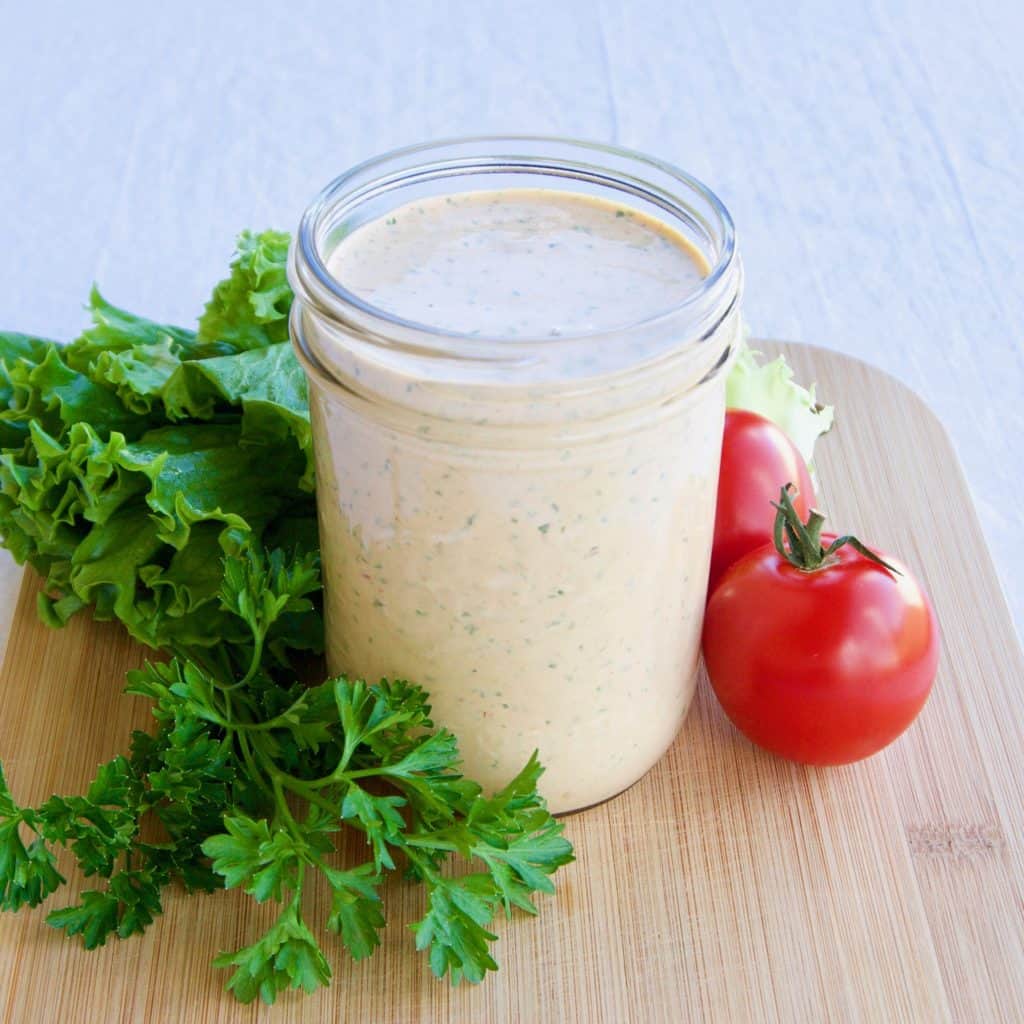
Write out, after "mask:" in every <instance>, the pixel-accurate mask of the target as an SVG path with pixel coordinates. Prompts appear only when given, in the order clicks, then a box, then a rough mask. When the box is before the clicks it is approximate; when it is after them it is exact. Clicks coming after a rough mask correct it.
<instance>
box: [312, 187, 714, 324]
mask: <svg viewBox="0 0 1024 1024" xmlns="http://www.w3.org/2000/svg"><path fill="white" fill-rule="evenodd" d="M328 269H329V270H330V272H331V274H332V275H333V276H334V277H335V278H336V279H337V280H338V281H340V282H341V283H342V284H343V285H345V287H346V288H348V289H349V290H351V291H353V292H355V294H356V295H358V296H360V297H361V298H362V299H364V300H365V301H366V302H368V303H370V304H371V305H373V306H376V307H377V308H378V309H382V310H385V311H386V312H388V313H391V314H393V315H395V316H398V317H401V318H402V319H404V320H412V321H415V322H417V323H420V324H426V325H428V326H430V327H433V328H436V329H440V330H444V331H448V332H454V333H459V334H471V335H472V334H480V335H485V336H490V337H503V338H520V337H558V336H560V335H564V334H583V333H589V332H592V331H599V330H600V331H604V330H608V329H611V328H615V327H621V326H625V325H633V324H635V323H638V322H639V321H642V320H645V319H647V318H649V317H651V316H652V315H654V314H656V313H660V312H662V311H664V310H665V309H668V308H670V307H672V306H673V305H675V304H676V303H678V302H679V301H681V300H682V299H684V298H685V297H686V296H687V295H690V294H692V293H693V292H694V291H695V290H696V288H697V287H699V285H700V282H701V280H702V279H703V277H704V275H705V274H706V273H707V263H706V261H705V260H704V257H703V256H702V255H701V254H700V252H699V251H698V250H697V249H696V248H695V247H694V246H693V245H692V244H691V243H690V242H688V241H687V240H686V239H685V238H684V237H683V236H682V235H681V234H679V233H678V232H677V231H673V230H672V229H671V228H669V227H668V226H667V225H665V224H663V223H661V222H660V221H657V220H654V219H653V218H652V217H649V216H647V215H645V214H643V213H641V212H640V211H638V210H634V209H632V208H631V207H628V206H623V205H620V204H616V203H612V202H609V201H608V200H603V199H598V198H595V197H593V196H586V195H582V194H580V193H574V192H555V191H553V190H551V189H516V190H514V191H513V190H506V191H494V192H468V193H462V194H461V195H451V196H440V197H433V198H429V199H424V200H422V201H419V202H415V203H409V204H407V205H405V206H402V207H399V208H398V209H397V210H395V211H394V212H392V213H390V214H388V215H387V216H385V217H380V218H378V219H377V220H374V221H371V222H370V223H368V224H365V225H363V226H361V227H359V228H358V229H356V231H354V232H353V233H352V234H351V235H349V236H348V238H346V239H344V240H343V241H342V242H341V244H340V245H339V246H338V248H337V249H335V251H334V252H333V253H332V255H331V257H330V259H329V261H328Z"/></svg>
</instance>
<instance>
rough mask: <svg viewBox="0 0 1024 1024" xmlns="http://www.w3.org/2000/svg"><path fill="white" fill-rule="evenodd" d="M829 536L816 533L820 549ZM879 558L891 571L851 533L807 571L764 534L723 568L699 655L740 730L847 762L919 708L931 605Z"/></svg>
mask: <svg viewBox="0 0 1024 1024" xmlns="http://www.w3.org/2000/svg"><path fill="white" fill-rule="evenodd" d="M780 514H781V513H780ZM819 529H820V524H819ZM814 538H815V540H817V539H818V534H817V533H815V534H814ZM834 539H835V538H834V537H833V536H832V535H826V536H823V537H820V540H821V542H822V543H821V545H819V546H818V552H819V554H823V553H824V552H825V551H826V550H827V549H828V548H829V547H830V546H831V544H832V542H833V541H834ZM781 546H782V547H783V550H786V548H785V545H781ZM875 554H877V553H875ZM881 557H885V558H886V561H887V562H888V564H889V565H891V566H892V567H893V568H894V569H896V570H897V572H898V575H896V574H894V573H892V572H890V571H889V569H887V568H886V567H885V566H884V565H881V564H878V563H877V562H875V561H871V560H870V559H869V557H866V556H865V555H864V554H862V553H861V551H859V550H856V549H855V548H854V547H853V545H852V544H849V543H847V544H845V545H844V546H841V547H839V548H838V549H836V550H834V551H832V552H831V553H830V554H828V555H827V557H825V558H824V559H823V564H821V565H820V566H819V567H817V568H813V569H810V570H808V569H804V568H798V567H797V565H795V564H792V562H791V560H790V557H789V556H788V555H786V554H784V553H781V552H780V551H779V550H777V549H776V547H775V546H774V545H772V544H768V545H766V546H763V547H761V548H759V549H757V550H756V551H753V552H751V553H750V554H748V555H746V556H745V557H744V558H742V559H741V560H740V561H739V562H737V563H735V564H734V565H733V566H732V567H731V568H730V569H729V570H728V571H727V572H726V574H725V575H724V577H723V578H722V580H721V582H720V584H719V586H718V588H717V589H716V590H715V591H714V593H713V594H712V595H711V599H710V601H709V603H708V607H707V611H706V614H705V620H704V641H703V642H704V659H705V663H706V665H707V670H708V676H709V678H710V679H711V685H712V687H713V688H714V691H715V693H716V694H717V696H718V699H719V701H721V704H722V707H723V708H724V709H725V712H726V714H727V715H728V716H729V718H730V719H732V721H733V722H734V723H735V725H736V726H737V727H738V728H739V729H740V731H741V732H743V733H744V734H745V735H746V736H747V737H748V738H749V739H751V740H753V741H754V742H755V743H757V744H758V745H760V746H762V747H765V748H766V749H768V750H770V751H772V752H774V753H776V754H779V755H781V756H783V757H787V758H790V759H792V760H794V761H802V762H804V763H806V764H818V765H830V764H846V763H848V762H850V761H857V760H860V759H861V758H864V757H868V756H869V755H871V754H874V753H875V752H876V751H878V750H881V749H882V748H883V747H884V746H886V745H887V744H889V743H891V742H892V741H893V740H894V739H895V738H896V737H897V736H899V735H900V733H902V732H903V731H904V730H905V729H906V728H907V726H909V725H910V723H911V722H912V721H913V720H914V718H915V717H916V716H917V714H918V712H919V711H920V710H921V708H922V706H923V705H924V703H925V700H926V699H927V698H928V694H929V691H930V690H931V686H932V681H933V679H934V678H935V671H936V666H937V663H938V657H939V636H938V629H937V626H936V622H935V615H934V612H933V611H932V607H931V604H930V602H929V600H928V597H927V595H926V594H925V592H924V590H923V589H922V588H921V586H920V585H919V584H918V582H917V581H916V580H915V579H914V577H913V576H912V575H911V574H910V572H909V570H908V569H907V568H906V566H904V565H901V564H900V563H899V562H895V561H894V560H892V559H890V558H888V557H887V556H881ZM797 560H799V558H798V559H797Z"/></svg>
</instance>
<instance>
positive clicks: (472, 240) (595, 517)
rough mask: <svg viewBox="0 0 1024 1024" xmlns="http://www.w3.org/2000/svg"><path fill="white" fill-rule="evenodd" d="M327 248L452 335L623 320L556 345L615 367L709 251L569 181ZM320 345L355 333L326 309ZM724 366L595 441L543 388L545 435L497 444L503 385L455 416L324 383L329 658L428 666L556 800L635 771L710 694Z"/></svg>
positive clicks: (320, 468)
mask: <svg viewBox="0 0 1024 1024" xmlns="http://www.w3.org/2000/svg"><path fill="white" fill-rule="evenodd" d="M326 265H327V269H328V272H329V273H330V275H331V276H332V277H333V278H334V279H336V280H337V281H338V282H340V283H341V284H342V285H343V286H344V287H345V288H346V289H347V290H348V291H350V292H352V293H354V294H355V295H356V296H357V297H358V298H359V299H361V300H362V301H363V302H365V303H366V304H367V305H369V306H372V307H374V308H376V309H378V310H383V311H385V312H386V313H388V314H390V315H391V316H393V317H396V318H400V319H402V320H405V321H412V322H414V323H416V324H421V325H426V326H427V327H430V328H434V329H437V330H441V331H444V332H447V333H449V334H455V335H467V336H470V337H474V336H477V335H479V336H484V337H489V338H494V337H501V338H508V339H510V343H511V341H512V339H523V338H529V339H534V340H539V339H543V338H551V339H553V341H552V343H551V344H556V341H555V339H561V338H565V337H567V336H568V337H570V338H571V337H572V336H576V335H586V334H591V333H594V332H605V333H603V334H601V335H600V336H599V337H597V339H596V340H595V342H594V345H593V346H588V345H583V346H577V347H576V348H575V349H570V350H568V351H567V354H565V355H560V356H559V358H561V359H567V360H569V361H570V364H571V363H572V361H573V360H576V361H581V360H585V361H586V362H587V365H588V366H589V365H591V364H592V365H594V366H597V367H601V366H603V365H605V364H610V365H615V364H618V363H619V362H621V360H622V359H623V353H622V352H617V351H615V348H616V346H617V345H620V344H621V345H622V346H625V345H626V344H627V343H628V342H627V340H626V338H625V332H624V335H623V339H622V341H621V343H620V342H619V341H618V340H617V336H616V335H615V334H614V333H613V334H612V335H611V336H610V337H609V335H608V333H607V332H608V331H609V330H612V331H615V330H618V329H619V328H620V327H622V328H626V327H628V326H630V325H634V324H636V323H638V322H641V321H643V320H645V319H647V318H649V317H652V316H654V315H656V314H658V313H661V312H663V311H665V310H668V309H670V308H672V307H673V306H675V305H678V304H679V303H680V302H681V301H682V300H684V299H685V298H686V296H687V295H690V294H692V293H693V292H694V291H696V290H697V289H699V288H700V286H701V282H702V280H703V278H704V276H705V275H706V273H707V271H708V267H707V264H706V262H705V261H704V259H703V257H702V256H701V255H700V254H699V253H698V252H697V250H696V249H695V248H694V247H693V246H692V245H691V244H690V243H689V242H688V241H687V240H686V239H685V238H684V237H683V236H682V235H681V234H679V233H678V232H676V231H675V230H673V229H672V228H671V227H669V226H668V225H666V224H664V223H661V222H660V221H658V220H655V219H654V218H652V217H649V216H647V215H646V214H644V213H642V212H640V211H638V210H634V209H631V208H630V207H628V206H623V205H621V204H616V203H613V202H610V201H607V200H604V199H599V198H596V197H591V196H587V195H584V194H582V193H571V192H563V191H556V190H553V189H552V190H549V189H509V190H504V191H480V192H468V193H461V194H453V195H448V196H435V197H430V198H426V199H422V200H419V201H417V202H414V203H410V204H407V205H404V206H400V207H398V208H397V209H395V210H393V211H392V212H391V213H389V214H387V215H386V216H383V217H380V218H378V219H376V220H371V221H369V222H367V223H365V224H363V225H361V226H359V227H357V228H355V229H354V230H352V231H351V232H350V233H349V234H348V235H346V236H345V237H343V238H342V240H341V241H340V242H339V243H338V244H337V247H336V248H335V249H334V250H333V252H330V253H329V254H328V255H327V260H326ZM538 343H541V344H543V342H540V341H538ZM317 345H318V347H319V348H320V349H326V348H329V347H330V346H331V345H338V341H337V340H336V339H334V338H333V337H331V336H328V334H327V333H326V332H325V334H324V337H322V338H319V339H318V341H317ZM600 346H604V348H603V349H600V348H599V347H600ZM573 353H575V355H574V354H573ZM339 358H340V357H339ZM346 358H347V354H346ZM627 361H628V360H627ZM351 365H352V366H353V369H352V371H351V378H352V380H353V382H355V383H358V382H359V381H360V380H361V379H362V378H361V372H362V371H361V369H360V365H359V362H358V359H354V360H353V362H352V364H351ZM585 369H586V368H585V367H583V366H576V365H566V366H563V367H562V370H563V371H564V373H565V374H566V376H568V377H572V376H573V374H574V373H575V372H577V371H579V373H580V376H582V377H584V378H585V377H586V373H585V372H584V371H585ZM372 371H373V375H374V379H375V385H374V387H375V389H376V390H377V391H378V392H381V393H384V392H389V393H391V394H396V395H400V394H405V395H413V396H414V397H418V396H419V395H420V394H421V393H423V394H425V395H427V397H429V389H426V388H425V387H424V383H423V381H421V380H417V379H416V378H414V377H404V376H402V375H401V373H399V371H397V370H396V371H395V379H394V380H391V379H388V377H389V370H388V363H387V362H386V361H384V362H379V363H375V364H374V365H373V367H372ZM722 376H723V375H719V378H718V379H716V380H713V381H711V382H710V383H708V384H706V385H701V386H694V387H691V388H690V389H689V390H688V391H687V392H686V393H685V394H684V395H683V396H682V397H681V398H679V399H678V400H677V401H674V403H673V404H672V406H671V409H670V412H669V413H665V414H664V415H662V414H659V415H654V414H653V413H652V414H651V416H650V422H647V420H642V421H640V422H638V423H635V424H634V425H633V426H632V427H631V428H630V429H629V430H625V431H619V432H617V433H616V432H610V433H609V434H608V435H607V436H606V437H601V438H599V439H598V440H596V441H593V442H592V443H581V444H573V445H569V444H566V443H564V441H563V439H562V438H561V437H560V436H557V431H556V430H555V427H554V426H552V427H551V428H550V430H551V438H550V443H547V441H548V439H546V438H545V437H544V430H545V427H544V422H545V419H544V416H543V415H541V413H545V406H544V402H545V398H544V396H543V395H539V396H538V397H536V398H529V397H527V398H526V399H525V400H524V401H523V405H522V407H521V409H517V415H521V419H522V422H523V423H530V424H531V425H532V432H531V435H530V441H529V446H528V447H529V450H520V449H518V448H517V447H516V445H515V444H510V443H509V442H508V441H507V440H505V441H501V442H495V443H493V444H491V443H488V444H486V445H484V446H483V447H481V437H482V436H483V435H482V432H483V431H485V430H486V429H488V428H487V424H488V422H489V420H490V416H489V414H490V413H491V412H492V411H493V412H494V414H495V416H496V417H497V416H499V413H504V414H505V415H507V408H503V409H499V408H498V405H499V404H500V401H499V398H495V408H494V409H493V410H490V409H488V408H487V407H486V406H483V407H480V406H479V405H477V406H474V411H475V419H474V420H469V419H461V420H460V419H459V418H455V419H445V421H444V428H445V429H444V430H443V431H441V432H440V433H439V432H438V431H436V430H434V428H433V427H432V425H431V423H430V422H428V421H425V420H424V419H423V417H422V416H420V417H418V418H415V419H413V418H410V419H409V421H408V422H407V423H406V424H405V425H404V426H403V425H402V424H401V423H399V422H398V421H394V420H392V421H388V422H387V423H386V424H383V423H382V422H377V421H375V420H374V419H373V417H372V416H370V415H367V414H366V413H365V411H360V408H359V406H358V404H357V405H355V406H353V407H352V408H347V407H346V406H345V403H344V402H343V401H342V402H339V401H338V399H337V397H336V395H331V396H329V397H328V396H326V393H325V392H321V391H319V390H318V389H314V391H313V394H312V396H311V399H312V400H311V409H312V417H313V428H314V436H315V437H316V438H317V439H318V440H320V441H321V443H318V445H317V460H318V461H317V472H318V499H319V509H320V528H321V543H322V547H323V555H324V567H325V591H326V598H325V599H326V621H327V647H328V664H329V668H330V670H331V671H332V672H345V673H348V674H349V675H353V676H360V677H365V678H366V679H368V680H370V681H375V680H377V679H379V678H381V677H385V676H386V677H389V678H407V679H411V680H414V681H416V682H419V683H421V684H422V685H423V686H424V687H425V688H426V689H427V691H428V692H429V694H430V698H431V703H432V705H433V709H434V718H435V720H436V721H437V722H438V723H439V724H442V725H444V726H446V727H448V728H450V729H451V730H452V731H453V732H454V733H455V734H456V736H457V737H458V738H459V743H460V748H461V750H462V753H463V757H464V762H465V772H466V774H467V775H468V776H470V777H472V778H475V779H477V780H479V781H480V782H481V783H482V784H484V786H485V787H486V788H488V789H494V788H497V787H500V786H501V785H503V784H504V783H505V782H507V781H508V780H509V779H510V778H511V777H512V775H513V774H514V773H515V772H517V771H518V770H519V768H521V767H522V765H523V764H524V763H525V761H526V760H527V758H528V757H529V755H530V754H531V752H532V751H533V750H534V749H538V750H539V753H540V758H541V761H542V762H543V764H544V765H545V767H546V769H547V770H546V773H545V775H544V776H543V778H542V780H541V790H542V792H543V793H544V795H545V796H546V797H547V799H548V801H549V804H550V806H551V808H552V810H554V811H565V810H571V809H576V808H580V807H585V806H588V805H590V804H593V803H596V802H598V801H600V800H602V799H605V798H607V797H610V796H612V795H614V794H616V793H618V792H620V791H621V790H623V789H624V788H626V787H628V786H629V785H630V784H631V783H633V782H634V781H636V780H637V779H638V778H639V777H640V776H641V775H643V774H644V772H646V771H647V769H648V768H650V767H651V765H652V764H653V763H654V762H655V761H656V760H657V759H658V757H660V755H661V754H662V753H663V752H664V751H665V749H666V748H667V747H668V746H669V744H670V743H671V742H672V739H673V737H674V736H675V734H676V732H677V730H678V728H679V725H680V723H681V721H682V717H683V715H684V713H685V711H686V708H687V706H688V704H689V701H690V698H691V696H692V693H693V686H694V679H695V672H696V660H697V652H698V645H699V638H700V626H701V617H702V611H703V602H704V591H705V588H706V583H707V571H708V562H709V556H710V548H711V535H712V513H711V512H710V511H708V509H709V502H708V494H709V493H710V495H712V496H713V495H714V493H715V489H716V484H717V471H718V456H719V444H720V438H721V428H722V417H723V415H724V401H723V397H722V387H723V384H722V381H721V377H722ZM692 383H693V384H694V385H696V384H697V380H694V381H693V382H692ZM603 395H604V392H603V391H601V390H600V389H598V390H597V391H596V392H595V394H594V395H590V396H588V401H589V403H590V404H589V406H588V411H587V416H588V418H593V417H594V416H595V414H596V415H598V417H600V412H601V408H600V407H601V403H602V402H604V403H606V404H607V406H608V409H609V410H613V409H614V408H617V407H616V406H615V405H614V403H615V401H617V399H615V398H614V396H613V392H612V390H611V389H609V390H608V392H607V397H606V398H605V397H602V396H603ZM677 397H678V396H677ZM423 401H424V402H425V401H426V399H424V400H423ZM548 403H549V405H550V399H548ZM595 403H596V405H595ZM654 404H655V406H657V404H658V403H654ZM504 405H505V406H506V407H507V405H508V402H507V400H505V402H504ZM420 408H421V411H422V409H423V408H426V406H425V405H423V404H421V407H420ZM595 410H596V413H595ZM446 411H447V407H443V406H442V405H440V404H439V405H438V406H437V408H436V409H432V410H429V412H430V414H431V415H433V414H436V415H438V416H441V417H444V415H445V413H446ZM499 418H500V417H499ZM535 420H536V422H535ZM432 431H433V433H432ZM322 439H329V440H328V442H327V443H323V441H322ZM712 504H713V502H712ZM695 510H703V511H700V512H699V513H695Z"/></svg>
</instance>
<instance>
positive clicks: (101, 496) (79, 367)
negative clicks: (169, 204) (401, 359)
mask: <svg viewBox="0 0 1024 1024" xmlns="http://www.w3.org/2000/svg"><path fill="white" fill-rule="evenodd" d="M287 246H288V236H287V235H284V234H280V233H277V232H265V233H264V234H262V235H255V234H252V233H248V232H246V233H244V234H243V235H242V236H241V238H240V239H239V252H238V256H237V258H236V259H235V261H234V263H233V264H232V268H231V273H230V275H229V277H228V278H227V279H225V280H224V281H222V282H221V283H220V284H219V285H217V287H216V288H215V290H214V293H213V298H212V299H211V301H210V304H209V305H208V306H207V311H206V313H205V314H204V316H203V319H202V321H201V323H200V329H199V331H191V330H188V329H186V328H182V327H175V326H172V325H168V324H159V323H156V322H154V321H152V320H149V319H147V318H145V317H139V316H136V315H134V314H133V313H129V312H127V311H126V310H124V309H121V308H119V307H117V306H114V305H112V304H111V303H109V302H108V301H107V300H106V299H104V298H103V296H102V295H100V293H99V292H98V291H97V290H96V289H95V288H94V289H93V292H92V295H91V296H90V301H89V312H90V317H91V320H92V324H91V326H90V327H89V328H88V329H87V330H86V331H85V332H83V334H81V335H80V336H79V337H78V338H77V339H75V340H74V341H73V342H71V343H70V344H69V345H66V346H62V345H59V344H57V343H54V342H50V341H46V340H43V339H40V338H34V337H31V336H29V335H23V334H15V333H6V334H2V333H0V537H2V540H3V543H4V545H5V546H6V547H8V548H9V549H10V550H11V551H12V552H13V554H14V555H15V557H16V558H17V559H18V560H19V561H20V562H26V561H27V562H30V563H31V564H32V565H33V566H34V567H35V568H36V569H37V570H38V571H39V572H40V573H42V574H43V575H44V576H45V578H46V586H45V590H44V594H43V595H42V596H41V597H40V602H39V607H40V614H41V616H42V617H43V619H44V620H45V621H47V622H48V623H50V624H52V625H62V624H63V623H64V622H66V621H67V619H68V618H69V617H70V616H72V615H74V614H76V613H77V612H78V611H80V610H82V609H83V608H86V607H90V606H91V607H92V608H93V612H94V615H95V616H96V617H97V618H100V619H108V618H115V619H118V620H120V621H121V622H122V623H123V624H124V625H125V626H126V628H127V629H128V630H129V632H130V633H131V634H132V635H133V636H134V637H135V638H136V639H138V640H141V641H143V642H144V643H147V644H150V645H152V646H154V647H163V648H168V647H172V648H174V649H176V650H181V649H182V648H183V647H184V648H197V647H212V646H215V645H217V644H218V643H219V642H220V641H224V642H225V643H228V644H230V643H231V642H232V640H233V639H235V638H233V637H232V636H231V635H229V634H230V632H231V629H232V625H231V621H230V618H231V617H230V616H228V615H227V613H225V612H224V610H223V608H221V606H220V602H219V597H218V594H219V591H220V588H221V584H222V581H223V573H224V570H223V565H224V559H225V558H229V559H230V558H237V557H244V556H245V555H246V554H247V553H248V552H252V551H257V550H260V549H261V547H262V545H264V544H265V543H268V544H270V546H272V547H281V548H282V549H283V550H285V551H288V552H291V553H293V554H294V555H295V557H304V555H305V554H308V553H310V552H316V551H318V550H319V541H318V536H317V526H316V515H315V507H314V500H313V496H312V491H313V459H312V442H311V437H310V427H309V412H308V405H307V393H306V381H305V376H304V374H303V373H302V370H301V367H300V366H299V364H298V363H297V362H296V360H295V358H294V356H293V355H292V353H291V349H290V345H289V344H288V343H287V341H286V340H285V339H286V338H287V314H288V308H289V306H290V303H291V292H290V290H289V289H288V286H287V281H286V279H285V270H284V267H285V259H286V257H287ZM289 615H290V620H289V623H288V626H289V631H290V633H289V635H288V636H282V637H277V636H275V637H274V638H273V651H272V653H273V654H274V655H275V656H276V657H277V658H278V660H279V661H280V662H282V663H286V662H287V655H288V651H289V649H291V650H296V649H297V650H311V649H317V648H318V647H319V646H320V644H321V633H322V625H321V622H320V615H319V611H318V609H317V608H316V607H314V606H312V605H311V606H310V608H309V609H303V610H301V611H298V612H294V613H289ZM293 638H294V639H293Z"/></svg>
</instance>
